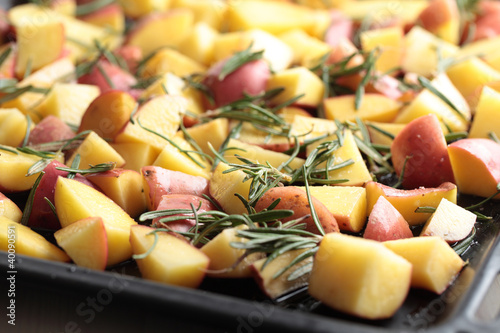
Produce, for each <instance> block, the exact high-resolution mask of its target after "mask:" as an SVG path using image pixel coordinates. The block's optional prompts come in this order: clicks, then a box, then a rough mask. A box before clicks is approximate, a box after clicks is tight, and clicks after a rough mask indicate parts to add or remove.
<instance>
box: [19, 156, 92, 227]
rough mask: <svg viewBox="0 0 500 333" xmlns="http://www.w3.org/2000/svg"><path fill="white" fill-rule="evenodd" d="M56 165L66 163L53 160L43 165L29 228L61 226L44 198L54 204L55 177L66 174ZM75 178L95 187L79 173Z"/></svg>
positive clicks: (61, 165)
mask: <svg viewBox="0 0 500 333" xmlns="http://www.w3.org/2000/svg"><path fill="white" fill-rule="evenodd" d="M57 167H66V165H64V164H62V163H60V162H58V161H56V160H53V161H52V162H50V163H49V164H48V165H47V166H46V167H45V169H43V171H44V175H43V176H42V179H40V183H39V184H38V187H37V189H36V191H35V195H34V197H33V209H32V211H31V215H30V217H29V220H28V226H29V227H31V228H45V229H50V230H58V229H60V228H61V225H60V223H59V221H58V220H57V217H56V215H55V214H54V212H53V211H52V209H51V207H50V206H49V204H48V203H47V201H46V199H45V198H47V199H48V200H49V201H50V202H51V203H53V204H54V192H55V187H56V182H57V179H58V178H59V177H60V176H61V177H66V176H67V175H68V172H66V171H62V170H58V169H56V168H57ZM75 180H77V181H79V182H81V183H83V184H86V185H88V186H91V187H93V188H96V187H95V186H94V185H93V184H92V183H91V182H90V181H88V180H87V178H85V177H83V176H82V175H80V174H77V175H76V176H75Z"/></svg>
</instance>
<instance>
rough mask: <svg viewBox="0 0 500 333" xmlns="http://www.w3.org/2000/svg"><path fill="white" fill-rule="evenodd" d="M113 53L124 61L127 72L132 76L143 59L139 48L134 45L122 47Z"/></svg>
mask: <svg viewBox="0 0 500 333" xmlns="http://www.w3.org/2000/svg"><path fill="white" fill-rule="evenodd" d="M113 53H114V54H115V55H117V56H118V57H119V58H121V59H123V60H124V61H125V63H126V64H127V68H128V70H129V72H130V73H133V74H134V73H135V72H136V71H137V66H139V63H140V62H141V60H142V58H143V54H142V50H141V48H140V47H138V46H135V45H122V46H120V47H119V48H117V49H116V50H114V51H113Z"/></svg>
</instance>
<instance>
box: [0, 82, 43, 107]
mask: <svg viewBox="0 0 500 333" xmlns="http://www.w3.org/2000/svg"><path fill="white" fill-rule="evenodd" d="M49 90H50V89H48V88H39V87H34V86H32V85H27V86H25V87H13V86H9V87H5V88H4V89H2V91H1V92H3V93H5V95H4V96H2V97H1V98H0V104H3V103H5V102H8V101H11V100H13V99H16V98H18V97H19V96H21V95H22V94H24V93H27V92H33V93H41V94H46V93H48V92H49Z"/></svg>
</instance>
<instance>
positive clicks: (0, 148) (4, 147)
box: [0, 145, 19, 155]
mask: <svg viewBox="0 0 500 333" xmlns="http://www.w3.org/2000/svg"><path fill="white" fill-rule="evenodd" d="M0 150H3V151H7V152H9V153H12V154H15V155H19V152H17V151H16V150H15V149H12V148H9V147H7V146H3V145H0Z"/></svg>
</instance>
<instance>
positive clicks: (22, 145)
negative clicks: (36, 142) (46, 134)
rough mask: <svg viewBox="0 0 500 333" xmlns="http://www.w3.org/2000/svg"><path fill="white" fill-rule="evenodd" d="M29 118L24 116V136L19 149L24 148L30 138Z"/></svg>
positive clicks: (30, 122)
mask: <svg viewBox="0 0 500 333" xmlns="http://www.w3.org/2000/svg"><path fill="white" fill-rule="evenodd" d="M31 124H32V121H31V117H30V116H29V115H28V114H27V115H26V133H25V134H24V139H23V142H22V143H21V147H26V145H27V144H28V140H29V138H30V132H31Z"/></svg>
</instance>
